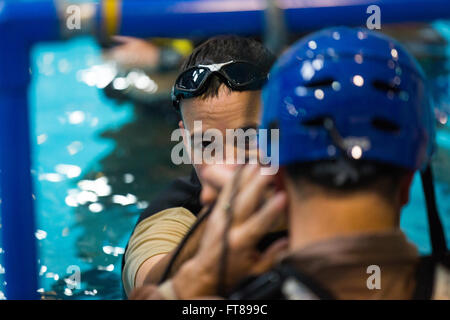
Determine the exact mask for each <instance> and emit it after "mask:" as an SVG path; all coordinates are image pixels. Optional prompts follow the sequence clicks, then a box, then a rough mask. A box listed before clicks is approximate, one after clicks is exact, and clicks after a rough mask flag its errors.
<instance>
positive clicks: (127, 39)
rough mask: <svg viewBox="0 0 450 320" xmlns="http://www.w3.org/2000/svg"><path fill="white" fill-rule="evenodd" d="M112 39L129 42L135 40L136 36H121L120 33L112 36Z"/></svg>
mask: <svg viewBox="0 0 450 320" xmlns="http://www.w3.org/2000/svg"><path fill="white" fill-rule="evenodd" d="M112 39H113V40H114V41H117V42H121V43H127V42H130V41H132V40H135V39H136V38H133V37H127V36H119V35H115V36H112Z"/></svg>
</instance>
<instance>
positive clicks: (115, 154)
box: [0, 24, 450, 299]
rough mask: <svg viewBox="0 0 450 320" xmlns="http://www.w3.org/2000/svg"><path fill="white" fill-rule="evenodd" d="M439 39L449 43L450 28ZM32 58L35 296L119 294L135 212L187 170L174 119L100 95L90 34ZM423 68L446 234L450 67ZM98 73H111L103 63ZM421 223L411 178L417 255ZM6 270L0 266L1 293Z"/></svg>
mask: <svg viewBox="0 0 450 320" xmlns="http://www.w3.org/2000/svg"><path fill="white" fill-rule="evenodd" d="M447 25H448V24H447ZM447 25H445V24H444V25H437V28H440V32H441V34H443V35H445V34H446V32H448V30H447V29H445V28H446V26H447ZM447 37H448V38H447V39H449V41H450V32H449V33H447ZM312 45H313V44H312ZM447 48H450V46H447ZM447 57H450V49H448V50H447ZM33 61H34V64H33V66H32V71H33V82H32V87H31V90H30V101H31V108H32V118H33V119H34V121H33V131H32V132H33V133H34V136H35V140H34V141H33V143H34V145H33V163H34V166H33V168H32V172H33V178H34V186H35V195H34V197H35V199H36V203H35V205H36V212H37V220H38V221H37V230H36V239H37V242H38V247H39V251H40V258H39V276H40V290H39V292H41V293H42V294H43V295H45V296H46V297H48V298H57V299H120V298H121V297H122V291H121V282H120V269H121V268H120V261H121V258H122V255H123V252H124V248H125V245H126V243H127V240H128V237H129V234H130V232H131V231H132V228H133V226H134V223H135V221H136V219H137V215H138V213H139V212H140V211H141V210H143V209H145V208H146V207H147V206H148V201H149V199H151V198H152V196H153V195H154V194H155V193H156V192H157V191H158V190H160V189H161V187H162V186H163V185H165V184H166V183H167V181H169V180H170V178H172V177H175V176H177V175H178V174H179V173H180V172H186V171H188V170H189V168H188V167H187V168H186V167H184V168H177V167H175V166H173V165H171V164H170V145H169V143H168V142H169V137H170V135H169V133H170V130H171V128H174V126H175V123H176V122H175V118H173V117H172V116H169V115H166V112H161V111H160V110H159V109H158V108H156V106H155V110H149V109H148V107H147V108H144V107H142V106H132V105H131V104H122V105H117V104H116V103H115V102H113V101H111V100H109V99H107V98H105V97H104V96H103V94H102V92H101V90H99V88H102V86H103V84H104V81H103V80H102V79H103V78H101V79H97V78H95V77H94V76H95V75H93V74H91V73H92V71H93V70H94V69H95V66H97V65H100V64H103V62H102V61H101V59H100V51H99V48H98V46H97V44H96V43H95V42H94V41H93V40H92V39H90V38H80V39H76V40H72V41H69V42H66V43H63V44H51V45H48V44H46V45H40V46H39V47H37V48H35V50H34V52H33ZM422 62H423V61H422ZM438 63H439V62H438ZM425 64H426V65H425V69H427V71H429V70H430V69H431V70H435V69H440V70H444V74H443V75H442V74H440V75H434V74H433V73H432V74H433V80H432V81H436V86H435V87H441V89H440V91H438V92H437V93H436V95H437V96H438V100H439V101H440V102H441V105H440V106H441V109H440V110H441V111H442V114H440V116H439V120H440V121H441V122H442V125H441V127H440V129H439V132H438V135H437V141H438V144H439V146H440V149H439V151H438V154H437V156H436V157H435V160H434V161H435V163H434V165H435V170H436V172H437V175H436V176H437V180H438V185H437V195H438V198H439V203H438V205H439V207H440V211H441V214H442V215H443V217H444V223H445V226H446V230H447V233H448V234H450V201H449V200H448V199H449V194H450V187H449V186H450V161H449V159H450V124H449V123H448V121H444V120H446V119H448V118H447V116H448V111H450V109H449V108H448V106H449V105H450V91H449V87H448V84H449V82H450V81H449V78H450V73H449V67H448V65H449V64H450V63H449V59H447V67H446V68H443V67H442V65H440V64H439V65H437V66H436V63H434V64H433V62H430V61H425ZM427 66H428V68H427ZM316 67H317V66H316ZM97 69H98V68H97ZM100 69H101V68H100ZM80 70H81V71H82V72H80ZM102 70H103V71H104V72H105V74H106V75H105V77H106V76H110V74H109V73H108V72H110V70H109V69H107V68H106V69H105V68H103V69H102ZM105 70H106V71H107V72H106V71H105ZM103 71H102V72H103ZM307 71H308V70H305V72H307ZM90 72H91V73H90ZM93 77H94V78H95V79H94V78H93ZM83 79H84V80H86V81H87V82H89V83H86V81H85V82H83V81H84V80H83ZM102 81H103V82H102ZM168 103H169V102H168V101H163V102H162V103H160V104H163V106H164V108H162V109H163V110H164V109H166V108H167V107H168V106H167V104H168ZM164 104H166V105H164ZM159 107H161V106H159ZM158 110H159V111H158ZM425 219H426V213H425V206H424V200H423V195H422V189H421V186H420V181H419V179H418V178H417V177H416V178H415V180H414V184H413V188H412V191H411V200H410V204H409V205H408V207H407V208H406V209H405V213H404V215H403V218H402V221H401V225H402V228H403V229H404V230H405V232H406V234H407V235H408V237H409V238H410V239H411V240H412V241H413V242H414V243H415V244H416V245H417V246H418V248H419V250H420V251H421V252H422V253H426V252H429V250H430V247H429V243H428V235H427V226H426V224H425ZM0 248H1V246H0ZM1 255H2V251H1V249H0V257H1ZM71 266H77V267H79V268H80V270H81V282H82V285H81V288H79V289H71V288H72V287H71V286H69V285H70V284H71V283H70V281H71V280H70V278H69V279H68V278H67V276H69V275H71V272H70V271H68V270H70V267H71ZM4 272H5V270H4V268H3V267H2V265H1V264H0V299H2V298H3V297H4V295H3V293H2V291H1V290H2V286H3V280H2V274H3V273H4Z"/></svg>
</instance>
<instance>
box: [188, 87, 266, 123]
mask: <svg viewBox="0 0 450 320" xmlns="http://www.w3.org/2000/svg"><path fill="white" fill-rule="evenodd" d="M259 95H260V92H259V91H247V92H232V93H229V94H227V95H219V97H211V98H206V99H200V98H196V99H187V100H185V101H183V102H182V108H181V112H182V116H183V120H184V123H185V126H187V127H188V128H193V125H194V121H202V122H203V124H204V125H206V126H216V127H218V129H219V127H222V128H236V127H241V126H244V125H248V124H250V125H253V124H254V123H257V122H258V118H259V109H260V104H261V103H260V98H259ZM230 126H231V127H230Z"/></svg>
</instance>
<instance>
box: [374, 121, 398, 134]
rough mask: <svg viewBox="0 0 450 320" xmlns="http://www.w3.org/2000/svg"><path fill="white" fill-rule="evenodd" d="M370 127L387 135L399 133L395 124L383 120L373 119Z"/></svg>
mask: <svg viewBox="0 0 450 320" xmlns="http://www.w3.org/2000/svg"><path fill="white" fill-rule="evenodd" d="M372 126H373V127H374V128H375V129H377V130H380V131H384V132H389V133H397V132H399V131H400V127H399V126H398V125H397V124H396V123H394V122H392V121H391V120H388V119H384V118H374V119H373V120H372Z"/></svg>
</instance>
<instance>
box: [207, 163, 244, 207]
mask: <svg viewBox="0 0 450 320" xmlns="http://www.w3.org/2000/svg"><path fill="white" fill-rule="evenodd" d="M237 168H238V166H235V165H211V166H208V167H206V168H205V169H204V170H202V192H201V194H200V201H201V202H202V204H203V205H205V206H209V205H211V204H212V203H214V201H216V199H217V196H218V195H219V192H220V190H221V189H222V188H223V187H224V186H225V185H226V184H227V182H229V181H231V180H232V179H233V174H234V172H235V171H236V169H237Z"/></svg>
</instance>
